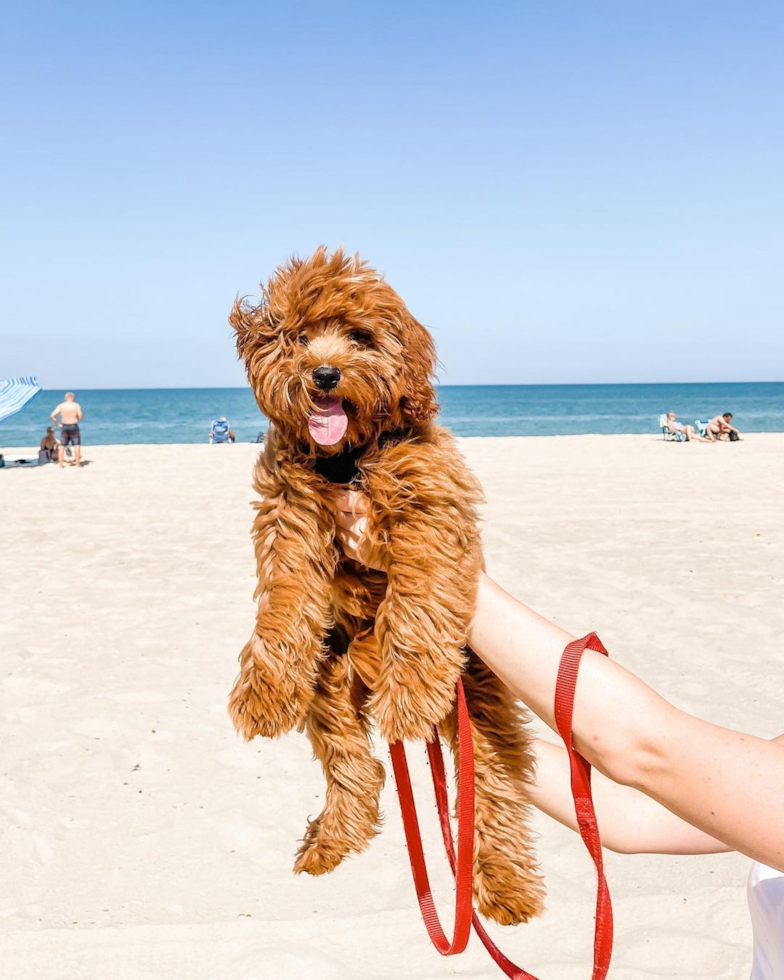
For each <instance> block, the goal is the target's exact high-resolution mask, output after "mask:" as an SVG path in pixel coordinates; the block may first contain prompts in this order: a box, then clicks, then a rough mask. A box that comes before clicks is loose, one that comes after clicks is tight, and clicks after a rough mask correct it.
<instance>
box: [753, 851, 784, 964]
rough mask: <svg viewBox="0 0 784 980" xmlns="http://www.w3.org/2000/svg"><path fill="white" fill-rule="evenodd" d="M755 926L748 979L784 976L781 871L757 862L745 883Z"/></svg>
mask: <svg viewBox="0 0 784 980" xmlns="http://www.w3.org/2000/svg"><path fill="white" fill-rule="evenodd" d="M747 893H748V899H749V909H750V911H751V924H752V926H753V928H754V963H753V965H752V968H751V976H750V977H749V980H782V978H783V977H784V874H782V872H781V871H774V870H773V868H768V867H766V866H765V865H764V864H758V863H757V862H756V861H755V862H754V864H752V866H751V871H750V872H749V881H748V885H747Z"/></svg>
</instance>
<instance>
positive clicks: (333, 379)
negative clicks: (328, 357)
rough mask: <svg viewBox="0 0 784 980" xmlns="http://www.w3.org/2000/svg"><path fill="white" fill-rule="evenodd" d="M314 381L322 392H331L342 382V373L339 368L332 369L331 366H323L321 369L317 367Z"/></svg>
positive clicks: (314, 372)
mask: <svg viewBox="0 0 784 980" xmlns="http://www.w3.org/2000/svg"><path fill="white" fill-rule="evenodd" d="M313 380H314V381H315V382H316V387H317V388H321V390H322V391H329V390H330V388H334V387H335V385H336V384H337V383H338V381H340V371H339V370H338V368H336V367H332V365H331V364H322V365H321V367H317V368H316V369H315V370H314V371H313Z"/></svg>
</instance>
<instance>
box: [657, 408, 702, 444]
mask: <svg viewBox="0 0 784 980" xmlns="http://www.w3.org/2000/svg"><path fill="white" fill-rule="evenodd" d="M667 428H668V429H669V430H670V432H682V433H683V434H684V435H685V436H686V442H711V440H710V439H704V438H703V437H702V436H701V435H698V433H697V432H695V431H694V426H693V425H683V424H682V423H681V422H678V421H677V419H676V418H675V412H667Z"/></svg>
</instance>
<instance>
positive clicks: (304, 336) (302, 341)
mask: <svg viewBox="0 0 784 980" xmlns="http://www.w3.org/2000/svg"><path fill="white" fill-rule="evenodd" d="M297 341H298V342H299V343H300V344H302V346H303V347H307V346H308V344H309V343H310V341H309V340H308V335H307V334H306V333H301V334H300V335H299V337H297Z"/></svg>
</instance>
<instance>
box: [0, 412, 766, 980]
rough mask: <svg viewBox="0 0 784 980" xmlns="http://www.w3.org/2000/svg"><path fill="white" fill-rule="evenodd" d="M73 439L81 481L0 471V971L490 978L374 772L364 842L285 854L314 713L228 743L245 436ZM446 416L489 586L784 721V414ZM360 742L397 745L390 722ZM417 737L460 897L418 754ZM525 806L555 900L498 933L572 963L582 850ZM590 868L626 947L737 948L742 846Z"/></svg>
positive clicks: (680, 683) (715, 713)
mask: <svg viewBox="0 0 784 980" xmlns="http://www.w3.org/2000/svg"><path fill="white" fill-rule="evenodd" d="M85 436H86V444H85V448H84V454H85V458H86V459H88V460H90V461H91V465H90V466H89V467H87V468H86V469H85V470H84V471H83V473H81V474H79V476H78V478H77V477H72V476H67V475H63V474H60V475H58V476H57V477H56V478H51V479H50V478H48V477H45V476H43V473H42V471H41V470H40V469H36V475H35V476H34V477H29V476H27V477H23V476H20V475H18V474H20V473H21V472H22V470H21V469H11V470H8V471H7V472H6V473H5V474H4V475H3V476H1V477H0V502H1V503H2V506H3V510H4V513H6V514H9V515H11V517H12V521H13V533H12V534H9V535H7V536H6V540H5V542H4V546H3V549H2V550H1V551H0V576H1V577H2V580H3V583H4V588H3V590H2V591H1V592H0V650H2V655H1V657H0V663H2V667H3V675H2V678H0V690H2V699H1V700H2V709H0V740H1V741H2V744H3V746H4V766H3V775H2V777H0V786H2V790H3V804H2V806H0V821H1V822H0V826H1V827H2V830H3V833H4V838H5V840H6V842H7V844H6V846H5V848H4V852H3V854H2V855H0V870H1V871H2V874H3V878H4V880H5V881H6V883H7V885H6V894H5V897H4V899H3V902H2V904H1V905H0V961H2V962H3V963H4V966H5V971H6V973H7V975H8V976H13V977H14V978H15V980H44V978H46V980H49V978H51V977H54V976H61V975H62V976H78V977H80V980H99V978H100V980H103V978H105V977H106V976H111V977H112V978H113V980H142V978H143V977H150V976H155V977H156V978H157V980H181V978H182V977H183V976H187V977H188V978H189V980H224V978H226V977H229V976H230V977H231V978H232V980H234V978H242V980H260V978H263V980H305V977H308V978H310V977H314V976H315V977H318V978H319V980H338V978H341V980H368V967H367V964H368V963H373V970H374V972H373V974H372V976H373V978H374V980H392V978H393V977H394V978H397V977H399V976H408V977H411V978H413V980H436V978H438V977H442V976H443V977H446V976H448V975H450V974H451V973H452V972H454V975H456V976H460V977H464V978H469V980H489V978H490V977H493V976H495V975H496V974H495V973H494V970H493V969H492V964H491V963H490V962H489V960H488V959H487V958H486V956H485V954H484V952H483V950H482V949H481V948H480V947H479V946H478V944H471V946H470V947H469V950H468V952H467V954H466V955H465V956H464V957H462V958H461V959H460V960H458V961H456V963H455V964H454V965H453V964H452V963H451V962H450V963H449V964H447V963H446V962H445V961H444V960H443V959H442V958H441V957H440V956H438V955H437V954H436V953H435V952H433V951H432V949H431V948H430V947H429V944H428V941H427V938H426V935H425V932H424V927H423V925H422V923H421V920H420V917H419V911H418V909H417V905H416V899H415V895H414V891H413V886H412V884H411V881H410V871H409V869H408V862H407V858H406V853H405V845H404V841H403V834H402V828H401V826H400V819H399V814H398V812H397V800H396V797H395V793H394V789H393V787H392V783H391V777H390V778H389V779H388V782H387V787H386V789H385V791H384V800H383V804H384V810H385V813H386V821H385V826H384V830H383V833H382V834H381V836H380V837H379V838H378V839H377V840H376V841H375V842H374V843H373V845H372V847H371V849H370V850H369V851H368V852H367V853H366V854H364V855H362V856H360V857H357V858H353V859H351V860H350V861H348V862H346V864H345V865H344V866H342V867H341V868H340V869H338V871H336V872H335V873H334V874H332V875H328V876H325V877H324V878H321V879H310V878H307V877H305V876H303V877H300V878H295V877H294V876H293V875H292V873H291V864H292V860H293V854H294V851H295V849H296V846H297V841H298V840H299V839H300V838H301V836H302V833H303V831H304V828H305V822H306V817H307V816H308V815H309V814H310V815H315V814H316V813H317V812H318V810H319V809H320V807H321V801H322V800H323V778H322V776H321V774H320V772H319V767H318V766H317V764H316V763H314V762H313V761H312V759H311V757H310V750H309V746H308V744H307V740H306V739H305V737H304V736H302V735H297V734H292V735H291V736H288V737H286V738H284V739H281V740H279V741H276V742H269V741H261V740H256V741H254V742H252V743H250V744H246V743H243V742H242V741H241V740H240V739H239V738H238V737H237V736H236V735H235V733H234V731H233V729H232V728H231V724H230V722H229V719H228V717H227V714H226V698H227V695H228V691H229V689H230V687H231V684H232V682H233V679H234V676H235V674H236V670H237V662H236V658H237V654H238V652H239V650H240V648H241V646H242V645H243V643H244V642H245V640H246V639H247V636H248V634H249V632H250V629H251V627H252V623H253V616H254V605H253V600H252V594H253V588H254V584H255V577H254V556H253V549H252V545H251V540H250V525H251V520H252V508H251V501H252V499H253V491H252V488H251V471H252V466H253V462H254V458H255V456H256V453H257V452H258V450H259V446H258V445H253V444H249V443H244V444H241V443H237V444H236V445H233V446H229V447H226V448H223V447H219V446H208V445H207V444H206V443H205V444H204V445H193V444H184V445H174V444H173V445H160V444H158V445H151V444H137V445H133V444H128V445H123V446H117V445H109V446H91V445H90V443H89V430H88V427H87V426H86V425H85ZM458 443H459V446H460V449H461V451H462V452H463V453H464V454H465V455H466V457H467V459H468V462H469V464H470V465H471V466H472V468H473V469H474V471H475V472H476V473H477V475H478V477H479V478H480V480H481V482H482V484H483V486H484V489H485V493H486V497H487V502H486V505H485V506H484V507H483V512H482V517H483V521H482V533H483V542H484V548H485V554H486V559H487V564H488V570H489V571H490V573H491V575H493V576H494V577H495V578H496V579H497V580H498V581H499V582H500V583H501V584H502V585H503V586H504V587H505V588H507V589H508V590H509V591H510V592H512V593H513V594H515V595H517V596H518V597H519V598H521V599H522V600H523V601H525V602H526V603H528V604H529V605H531V606H532V607H533V608H535V609H537V610H538V611H539V612H541V613H542V614H544V615H546V616H548V617H550V618H552V619H554V620H555V621H556V622H558V623H559V624H560V625H562V626H564V627H565V628H566V629H569V630H570V631H571V632H573V633H575V634H577V635H583V634H584V633H587V632H588V631H590V630H592V629H595V630H596V631H597V632H598V633H599V635H600V636H601V638H602V640H603V641H604V643H605V644H606V646H607V647H608V649H609V650H610V653H611V655H612V656H614V657H615V658H616V659H617V660H619V661H620V662H621V663H623V664H626V665H627V666H629V667H630V668H631V669H632V670H634V671H635V672H637V673H638V674H639V675H640V676H641V677H643V679H645V680H646V681H648V682H649V683H651V684H652V685H653V686H654V687H655V688H656V689H657V690H658V691H659V692H660V693H661V694H663V695H664V696H665V697H667V698H668V699H670V700H671V701H673V702H674V703H676V704H677V705H679V706H681V707H683V708H685V709H687V710H689V711H692V712H694V713H696V714H697V715H699V716H700V717H703V718H706V719H709V720H711V721H715V722H717V723H720V724H723V725H727V726H730V727H733V728H736V729H739V730H743V731H750V732H753V733H755V734H757V735H761V736H765V737H772V736H774V735H777V734H779V733H780V731H781V718H780V713H781V712H780V695H779V694H778V692H776V691H775V690H773V689H772V685H771V683H770V676H771V673H772V671H773V670H774V669H776V667H777V665H778V664H779V662H780V637H781V635H782V634H783V633H784V608H783V607H782V603H781V601H780V596H781V586H782V584H783V583H784V516H782V512H781V507H780V505H779V503H778V499H777V498H778V492H777V488H778V487H779V486H781V483H782V477H783V476H784V451H783V450H784V434H782V433H771V434H766V433H754V434H751V435H749V437H748V438H747V439H746V440H745V441H744V442H741V443H736V444H731V445H729V444H727V445H725V444H722V445H720V446H718V447H716V446H713V447H707V446H703V445H698V446H684V445H683V444H673V443H665V442H664V441H663V440H662V439H661V438H660V437H657V436H656V435H655V434H651V435H601V436H599V435H595V436H591V435H581V436H536V437H525V436H520V437H476V438H462V439H459V440H458ZM24 449H25V447H21V450H22V451H23V450H24ZM35 451H36V452H37V448H36V450H35ZM2 452H3V453H5V454H6V455H11V454H12V453H15V452H17V450H11V449H3V450H2ZM43 469H44V470H45V469H46V467H44V468H43ZM49 469H56V466H52V465H51V464H50V465H49ZM71 472H72V470H70V469H69V470H67V471H66V473H71ZM774 665H776V666H774ZM550 737H551V738H553V739H554V736H550ZM377 754H378V756H379V757H380V758H382V759H383V760H384V761H385V763H386V762H388V760H387V754H386V750H385V747H384V746H383V744H377ZM410 754H411V756H412V758H413V763H414V770H415V771H414V781H415V786H416V789H417V793H418V795H419V798H421V800H422V803H421V804H420V807H421V812H422V814H423V824H424V832H425V838H426V846H427V849H428V854H429V855H431V863H432V865H433V879H434V884H435V887H436V889H437V895H438V897H439V899H440V900H441V901H442V902H443V903H445V904H448V902H449V900H450V896H451V894H452V889H451V885H450V882H449V878H448V872H447V869H446V866H445V863H444V862H442V861H441V857H440V847H439V841H438V826H437V822H436V819H435V815H434V813H433V812H432V806H431V805H430V795H429V794H430V790H429V788H428V785H427V780H428V773H427V769H426V767H425V765H424V760H423V759H422V758H419V756H420V754H421V753H419V752H417V750H416V748H414V749H413V751H412V752H411V753H410ZM535 825H536V827H537V829H538V831H539V833H540V834H541V841H540V854H541V859H542V865H543V870H544V874H545V877H546V880H547V884H548V889H549V895H548V903H547V904H548V911H547V913H546V914H545V916H544V918H543V919H542V920H540V921H538V922H535V923H533V924H531V925H530V926H527V927H521V928H520V929H517V930H498V929H495V930H493V935H494V936H495V937H496V938H498V937H500V938H499V943H500V945H501V946H502V948H503V949H504V950H505V952H507V953H508V955H510V956H511V957H512V958H513V959H515V960H517V961H519V962H522V963H523V964H524V965H525V967H526V968H527V969H529V970H531V971H533V972H534V973H536V975H537V976H539V977H540V978H541V980H582V978H584V977H585V976H586V975H587V973H588V972H589V962H590V955H591V945H592V931H593V889H594V874H593V869H592V866H591V863H590V859H589V858H588V856H587V855H586V854H585V853H584V852H583V848H582V844H581V843H580V841H579V839H578V838H577V837H576V836H575V835H573V834H571V833H570V832H569V831H567V830H565V829H564V828H562V827H560V826H558V825H556V824H554V823H552V822H551V821H550V820H548V819H547V818H545V817H542V816H537V817H536V820H535ZM607 866H608V878H609V882H610V887H611V890H612V895H613V902H614V906H615V911H616V932H617V941H616V953H615V957H614V966H613V972H614V974H616V975H617V976H619V977H623V978H624V980H650V978H651V977H652V976H677V977H678V978H679V980H698V978H700V980H702V978H704V977H705V976H711V977H713V978H715V980H738V977H741V976H743V975H745V973H746V972H747V971H748V968H749V964H750V949H751V928H750V924H749V922H748V912H747V908H746V902H745V892H744V880H745V875H746V873H747V871H748V866H749V862H748V860H747V859H744V858H743V857H741V856H738V855H720V856H714V857H702V858H693V857H692V858H683V857H658V856H633V857H630V856H620V855H613V854H608V855H607Z"/></svg>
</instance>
